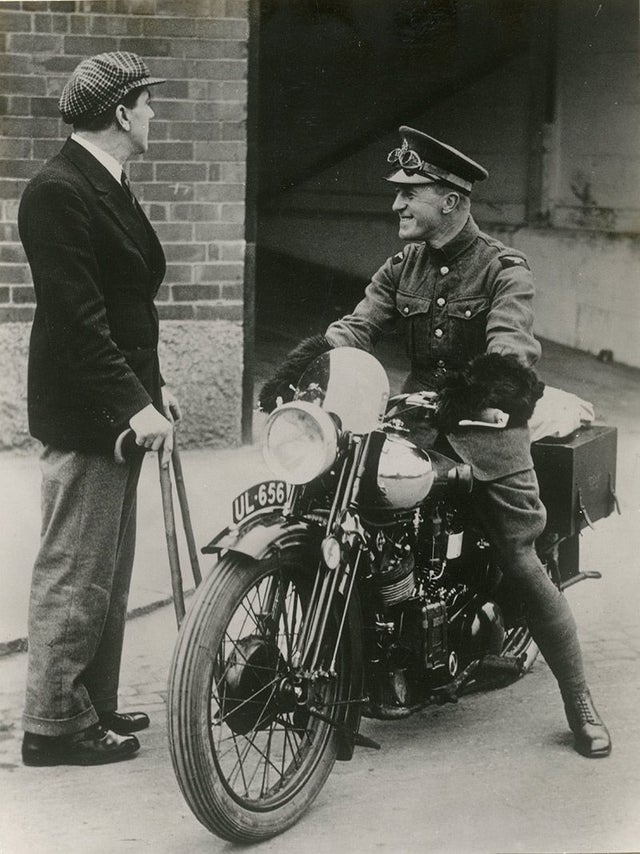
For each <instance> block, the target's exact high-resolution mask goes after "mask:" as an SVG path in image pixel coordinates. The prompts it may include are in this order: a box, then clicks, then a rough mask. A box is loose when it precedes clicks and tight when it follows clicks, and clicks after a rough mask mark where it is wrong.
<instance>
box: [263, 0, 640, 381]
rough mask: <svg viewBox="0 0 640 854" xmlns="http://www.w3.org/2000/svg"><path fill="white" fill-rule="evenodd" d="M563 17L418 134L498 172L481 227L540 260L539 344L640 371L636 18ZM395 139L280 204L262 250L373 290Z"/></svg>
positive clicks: (614, 1) (623, 6)
mask: <svg viewBox="0 0 640 854" xmlns="http://www.w3.org/2000/svg"><path fill="white" fill-rule="evenodd" d="M540 8H542V5H541V6H540ZM557 10H558V11H557V17H556V18H555V19H553V18H551V19H550V21H549V30H548V33H547V35H546V36H545V38H542V36H541V33H537V34H536V37H535V38H532V41H531V45H530V51H529V52H528V53H527V52H523V53H522V54H521V55H519V56H517V57H514V58H512V59H511V60H509V61H508V62H507V63H505V64H504V65H503V66H502V67H501V68H499V69H498V70H495V71H493V72H492V73H491V74H489V75H487V76H485V77H483V78H482V79H478V80H476V81H475V82H474V83H473V85H471V86H468V87H466V88H465V89H464V90H462V91H459V92H457V93H456V94H454V95H453V96H451V97H448V98H447V99H446V100H444V101H441V102H439V103H437V104H435V105H433V106H431V107H430V108H429V109H425V111H424V113H423V114H422V115H421V116H419V117H418V118H416V119H412V120H411V121H409V122H408V123H410V124H415V126H417V127H421V128H424V129H425V130H428V131H429V132H431V133H433V135H434V136H439V137H441V138H442V139H445V140H446V141H448V142H450V143H451V144H452V145H455V146H457V147H459V148H460V149H462V150H463V151H465V152H467V153H468V154H469V155H470V156H472V157H474V158H476V159H477V160H478V161H479V162H481V163H483V164H484V165H485V166H486V167H487V168H488V169H489V171H490V178H489V180H488V181H486V182H484V183H482V184H479V185H477V187H476V188H475V189H474V215H475V216H476V218H477V220H478V221H479V223H480V225H481V226H482V227H485V228H486V229H487V230H488V231H491V232H492V233H495V234H496V236H499V237H501V239H503V240H504V241H505V242H506V243H508V244H511V245H514V246H516V247H518V248H521V249H523V250H524V251H526V252H527V253H528V254H529V256H530V262H531V266H532V269H533V270H534V273H535V275H536V280H537V283H538V300H537V314H536V316H537V331H538V333H539V334H540V335H542V336H545V337H548V338H550V339H552V340H555V341H558V342H559V343H562V344H567V345H570V346H573V347H578V348H580V349H584V350H587V351H589V352H593V353H598V352H599V351H600V350H602V349H610V350H612V351H613V353H614V358H615V359H616V360H618V361H620V362H623V363H626V364H629V365H633V366H638V367H640V288H639V287H638V285H639V278H640V277H639V270H640V236H639V234H640V92H639V87H638V62H639V59H640V57H639V51H638V41H637V35H638V6H637V3H636V2H635V0H602V2H600V0H598V2H596V0H593V2H592V0H559V2H558V5H557ZM534 13H535V10H534ZM397 138H398V137H397V135H390V136H386V137H385V138H383V139H380V140H378V141H376V142H375V143H374V144H372V145H371V146H369V147H368V148H367V149H366V150H365V151H363V152H361V153H359V154H357V155H355V156H354V157H350V158H349V159H347V160H345V161H343V162H342V163H340V164H339V165H337V166H335V167H333V168H331V169H329V170H327V171H326V172H324V173H323V174H322V175H319V176H317V177H316V178H315V179H313V180H312V181H308V182H307V183H306V184H305V185H304V186H301V187H298V188H296V189H295V190H292V191H290V192H288V193H286V194H284V195H283V196H282V197H280V198H279V199H278V200H277V202H275V203H273V204H272V205H271V207H270V208H269V209H268V210H265V211H263V215H262V217H261V220H260V230H259V234H260V241H261V243H262V244H264V245H265V246H268V247H270V248H272V249H275V250H278V251H283V252H289V253H291V254H292V255H294V256H296V257H300V258H303V259H305V260H308V261H312V262H317V263H325V264H327V265H328V266H329V267H333V268H335V269H338V270H343V271H345V272H348V273H350V274H355V275H359V276H361V277H362V280H363V285H364V284H365V283H366V281H367V279H368V277H369V276H370V274H371V273H372V272H373V271H374V270H375V269H376V267H377V266H378V264H379V263H381V262H382V261H383V260H384V259H385V258H386V257H387V256H388V255H390V254H392V253H393V252H394V251H396V249H397V247H398V240H397V234H396V218H395V216H394V215H393V214H391V213H390V204H391V199H392V196H391V193H390V192H389V188H388V187H386V186H385V184H384V182H383V181H382V180H380V179H381V176H382V175H384V173H385V167H386V162H385V158H386V153H387V152H388V151H389V150H390V148H392V147H395V145H396V144H397V142H396V140H397Z"/></svg>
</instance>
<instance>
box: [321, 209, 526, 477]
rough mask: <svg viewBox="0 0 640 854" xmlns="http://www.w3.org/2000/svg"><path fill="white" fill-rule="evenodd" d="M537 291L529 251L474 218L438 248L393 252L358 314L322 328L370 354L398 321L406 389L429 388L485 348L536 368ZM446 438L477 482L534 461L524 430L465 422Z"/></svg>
mask: <svg viewBox="0 0 640 854" xmlns="http://www.w3.org/2000/svg"><path fill="white" fill-rule="evenodd" d="M533 296H534V285H533V277H532V274H531V271H530V269H529V265H528V263H527V260H526V258H525V256H524V255H523V254H522V253H520V252H517V251H516V250H514V249H510V248H509V247H507V246H505V245H504V244H503V243H501V242H500V241H499V240H496V239H494V238H492V237H490V236H488V235H487V234H484V233H483V232H481V231H480V230H479V228H478V226H477V225H476V223H475V222H474V220H473V218H472V217H469V219H468V220H467V222H466V224H465V226H464V228H463V229H462V230H461V231H460V232H459V233H458V234H457V235H456V236H455V237H454V238H453V239H452V240H450V241H449V242H448V243H446V244H445V245H444V246H442V247H441V248H439V249H432V248H430V247H428V246H427V245H426V244H424V243H411V244H408V245H407V246H406V247H405V248H404V250H403V251H402V252H399V253H397V254H396V255H394V256H393V257H392V258H389V259H388V260H387V261H386V262H385V263H384V264H383V265H382V267H381V268H380V269H379V270H378V271H377V273H376V274H375V275H374V276H373V278H372V280H371V282H370V284H369V285H368V286H367V288H366V290H365V295H364V298H363V299H362V300H361V301H360V303H358V305H357V306H356V307H355V309H354V310H353V312H352V313H351V314H348V315H346V316H345V317H343V318H341V319H340V320H337V321H336V322H334V323H332V324H331V325H330V326H329V328H328V329H327V331H326V333H325V334H326V337H327V339H328V340H329V342H330V344H331V345H332V346H334V347H340V346H351V347H359V348H361V349H364V350H368V351H369V352H370V351H371V350H372V349H373V347H374V346H375V344H376V342H377V340H378V339H379V338H380V336H381V335H382V334H383V333H385V332H387V331H390V330H391V329H392V328H394V327H395V326H396V324H397V323H399V324H400V326H401V328H402V331H403V332H404V336H405V341H406V350H407V356H408V359H409V362H410V366H411V369H410V372H409V375H408V377H407V379H406V381H405V385H404V390H405V391H417V390H419V389H432V388H434V387H435V384H436V383H437V381H438V380H439V379H440V378H442V377H443V376H444V375H445V374H446V372H447V371H448V370H452V369H456V368H461V367H463V366H464V365H465V364H467V363H468V362H469V360H470V359H472V358H473V357H474V356H478V355H480V354H482V353H499V354H501V355H507V354H514V355H516V356H517V357H518V359H519V360H520V361H521V362H522V363H523V364H525V365H527V366H529V367H531V366H533V365H534V364H535V363H536V362H537V360H538V358H539V357H540V345H539V343H538V342H537V341H536V339H535V338H534V336H533ZM447 438H448V440H449V442H450V443H451V445H452V447H453V448H454V449H455V451H456V452H457V453H458V454H459V456H460V457H461V458H462V459H463V460H464V461H465V462H468V463H470V464H471V465H472V467H473V470H474V474H475V476H476V477H477V478H478V479H480V480H495V479H497V478H499V477H503V476H505V475H508V474H513V473H515V472H518V471H524V470H526V469H529V468H531V467H532V461H531V455H530V451H529V445H530V441H529V431H528V429H527V428H507V429H506V430H501V431H498V430H495V429H493V428H464V429H460V430H459V431H456V432H455V433H453V434H451V435H449V436H448V437H447Z"/></svg>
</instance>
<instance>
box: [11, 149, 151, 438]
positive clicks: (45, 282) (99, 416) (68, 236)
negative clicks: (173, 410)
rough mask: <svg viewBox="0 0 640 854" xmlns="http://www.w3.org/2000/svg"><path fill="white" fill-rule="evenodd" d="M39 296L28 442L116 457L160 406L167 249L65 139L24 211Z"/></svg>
mask: <svg viewBox="0 0 640 854" xmlns="http://www.w3.org/2000/svg"><path fill="white" fill-rule="evenodd" d="M18 225H19V230H20V239H21V240H22V244H23V246H24V249H25V252H26V254H27V258H28V260H29V264H30V266H31V272H32V276H33V283H34V286H35V291H36V302H37V307H36V312H35V318H34V322H33V328H32V332H31V342H30V348H29V379H28V411H29V428H30V431H31V434H32V435H33V436H35V437H36V438H37V439H40V440H41V441H42V442H44V443H46V444H50V445H53V446H55V447H58V448H65V449H76V450H85V451H105V452H111V451H112V450H113V442H114V439H115V437H116V436H117V435H118V433H119V432H120V431H121V430H123V429H125V428H126V427H127V425H128V421H129V418H130V417H131V416H132V415H134V414H135V413H136V412H138V411H139V410H141V409H142V408H144V407H145V406H147V405H148V404H149V403H154V404H155V405H156V406H159V407H160V406H161V391H160V388H161V383H162V378H161V376H160V369H159V364H158V352H157V346H158V314H157V311H156V308H155V306H154V303H153V298H154V296H155V295H156V293H157V291H158V288H159V287H160V283H161V282H162V279H163V277H164V273H165V268H166V265H165V259H164V254H163V252H162V247H161V246H160V243H159V241H158V238H157V236H156V234H155V232H154V230H153V228H152V227H151V225H150V223H149V221H148V220H147V218H146V216H145V215H144V213H143V212H142V209H141V208H140V207H139V205H137V203H136V207H134V206H133V205H132V204H131V201H130V199H128V198H127V196H126V195H125V192H124V190H123V189H122V187H121V186H120V184H119V183H118V182H117V181H115V180H114V178H113V176H112V175H111V174H109V172H108V171H107V170H106V169H105V168H104V167H103V166H102V165H101V164H100V163H98V161H97V160H96V159H95V158H94V157H93V156H92V155H91V154H89V152H88V151H86V149H84V148H83V147H82V146H81V145H78V144H77V143H76V142H74V141H73V140H71V139H69V140H67V142H66V143H65V145H64V147H63V148H62V150H61V152H60V153H59V154H58V155H57V156H56V157H54V158H53V159H52V160H50V161H49V162H48V163H47V164H46V165H45V166H44V167H43V169H42V170H41V171H40V172H39V173H38V175H36V177H35V178H33V179H32V180H31V181H30V182H29V184H28V186H27V188H26V190H25V192H24V194H23V196H22V200H21V203H20V211H19V215H18Z"/></svg>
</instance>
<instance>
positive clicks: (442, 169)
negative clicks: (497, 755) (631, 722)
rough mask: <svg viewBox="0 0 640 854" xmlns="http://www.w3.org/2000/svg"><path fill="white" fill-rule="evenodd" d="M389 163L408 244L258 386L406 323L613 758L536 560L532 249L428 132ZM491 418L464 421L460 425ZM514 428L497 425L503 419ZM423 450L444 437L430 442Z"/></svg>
mask: <svg viewBox="0 0 640 854" xmlns="http://www.w3.org/2000/svg"><path fill="white" fill-rule="evenodd" d="M400 134H401V137H402V141H401V145H400V146H399V147H398V148H395V149H393V151H391V152H390V153H389V155H388V160H389V162H390V163H391V164H392V166H393V167H394V169H393V172H392V174H391V175H390V176H389V177H388V178H387V180H388V181H389V182H390V183H391V184H392V185H393V186H394V188H395V201H394V203H393V210H394V211H395V212H396V213H397V214H398V217H399V236H400V238H401V239H402V240H405V241H407V244H406V246H405V248H404V249H403V251H401V252H398V253H397V254H396V255H394V256H393V257H392V258H389V259H388V260H387V261H386V262H385V263H384V264H383V265H382V267H381V268H380V269H379V270H378V271H377V272H376V273H375V275H374V276H373V278H372V280H371V282H370V284H369V285H368V286H367V288H366V290H365V295H364V298H363V299H362V300H361V302H360V303H358V305H357V306H356V307H355V309H354V310H353V312H352V313H350V314H348V315H346V316H345V317H343V318H341V319H340V320H337V321H336V322H334V323H332V324H331V325H330V326H329V328H328V329H327V330H326V332H325V334H324V335H319V336H314V337H313V338H311V339H307V340H305V341H303V342H301V344H300V345H298V347H297V348H295V350H294V351H292V353H290V354H289V356H288V358H287V359H286V360H285V362H284V363H283V365H281V367H280V369H279V370H278V372H277V374H276V375H275V376H274V377H273V378H272V380H270V381H269V382H268V383H267V384H266V385H265V386H264V388H263V389H262V392H261V395H260V403H261V405H262V407H263V409H265V410H267V411H270V410H271V409H273V408H274V406H275V405H276V399H277V398H278V397H283V398H284V399H287V398H290V396H291V392H290V391H288V389H289V386H290V385H291V384H292V383H293V384H295V382H296V381H297V379H298V377H299V375H300V373H301V369H302V368H303V367H304V365H305V364H306V363H307V362H308V361H309V360H310V359H311V358H313V357H315V356H316V355H318V354H319V353H320V352H323V351H324V350H327V349H330V348H332V347H344V346H349V347H359V348H361V349H364V350H367V351H371V350H372V349H373V347H374V346H375V344H376V342H377V340H378V339H379V338H380V336H381V335H382V334H383V333H384V332H386V331H388V330H390V329H391V328H392V327H394V326H395V325H396V322H397V321H398V320H399V321H400V324H401V326H402V327H403V329H404V332H405V333H406V345H407V354H408V356H409V359H410V362H411V370H410V373H409V375H408V377H407V380H406V382H405V386H404V391H408V392H411V391H418V390H422V389H431V390H437V391H438V392H439V410H438V413H437V418H436V423H437V426H438V428H439V430H440V434H441V436H446V440H447V441H448V443H449V444H450V446H451V448H452V449H453V451H454V452H455V453H456V454H457V455H458V456H459V457H460V458H461V459H462V460H463V461H465V462H467V463H469V464H470V465H471V466H472V468H473V472H474V476H475V480H476V486H475V491H474V494H475V503H474V506H475V507H476V509H477V512H478V515H479V516H480V518H481V520H482V522H483V524H484V526H485V530H486V531H487V534H488V535H489V538H490V539H491V541H492V543H493V545H494V547H495V548H496V549H497V550H498V553H499V554H500V557H501V565H502V566H503V567H504V571H505V574H506V575H507V576H508V578H509V580H510V581H511V583H512V585H513V586H514V588H515V590H516V591H517V592H518V594H519V595H520V597H521V598H522V600H523V601H524V603H525V607H526V611H527V618H528V623H529V626H530V628H531V632H532V635H533V637H534V639H535V641H536V643H537V644H538V646H539V648H540V650H541V652H542V654H543V655H544V657H545V659H546V661H547V663H548V664H549V666H550V668H551V670H552V672H553V673H554V676H555V677H556V679H557V681H558V684H559V686H560V690H561V693H562V697H563V700H564V705H565V710H566V714H567V720H568V722H569V725H570V727H571V729H572V731H573V733H574V736H575V747H576V750H577V751H578V752H579V753H581V754H582V755H584V756H589V757H601V756H607V755H608V754H609V753H610V752H611V739H610V736H609V733H608V731H607V729H606V727H605V726H604V724H603V722H602V720H601V719H600V717H599V715H598V713H597V711H596V709H595V707H594V705H593V701H592V699H591V696H590V693H589V690H588V687H587V683H586V679H585V674H584V667H583V663H582V654H581V650H580V645H579V641H578V636H577V630H576V625H575V621H574V619H573V615H572V614H571V611H570V609H569V606H568V604H567V601H566V599H565V598H564V596H563V595H562V594H561V593H560V592H559V591H558V590H557V588H556V587H555V586H554V585H553V584H552V582H551V581H550V579H549V577H548V576H547V574H546V572H545V570H544V568H543V566H542V564H541V563H540V560H539V558H538V556H537V554H536V550H535V542H536V539H537V538H538V537H539V536H540V535H541V534H542V531H543V530H544V527H545V521H546V514H545V509H544V506H543V505H542V503H541V501H540V497H539V493H538V484H537V481H536V476H535V473H534V471H533V463H532V460H531V454H530V438H529V431H528V427H527V420H528V418H529V417H530V415H531V413H532V411H533V408H534V406H535V402H536V400H537V399H538V398H539V397H540V395H541V393H542V388H543V386H542V383H539V382H538V380H537V377H536V375H535V372H534V370H533V366H534V365H535V363H536V362H537V360H538V359H539V357H540V345H539V343H538V342H537V341H536V339H535V338H534V336H533V331H532V330H533V305H532V303H533V295H534V286H533V277H532V274H531V270H530V268H529V264H528V263H527V259H526V258H525V256H524V255H523V254H522V253H520V252H517V251H515V250H514V249H510V248H508V247H506V246H504V245H503V244H502V243H501V242H500V241H498V240H496V239H494V238H492V237H489V236H488V235H487V234H484V233H482V232H481V231H480V230H479V228H478V226H477V225H476V223H475V222H474V220H473V218H472V216H471V214H470V194H471V190H472V187H473V184H474V183H475V182H476V181H482V180H484V179H485V178H487V177H488V173H487V171H486V169H484V168H483V167H482V166H480V164H478V163H476V162H474V161H473V160H471V159H470V158H469V157H466V156H465V155H464V154H462V153H461V152H459V151H457V150H456V149H454V148H452V147H451V146H449V145H445V144H444V143H442V142H440V141H438V140H436V139H433V137H430V136H428V135H427V134H425V133H422V132H421V131H418V130H415V129H413V128H409V127H404V126H403V127H401V128H400ZM465 419H468V420H474V421H478V422H483V423H484V424H486V425H487V426H484V427H483V426H480V427H477V426H474V427H461V426H460V424H459V422H460V421H461V420H465ZM505 424H506V429H496V427H498V428H501V427H503V426H505ZM421 438H422V440H423V441H424V442H425V446H428V444H429V443H431V442H432V441H433V439H434V438H435V437H434V436H433V435H432V436H424V435H423V436H422V437H421Z"/></svg>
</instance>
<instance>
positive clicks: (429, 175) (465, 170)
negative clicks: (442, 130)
mask: <svg viewBox="0 0 640 854" xmlns="http://www.w3.org/2000/svg"><path fill="white" fill-rule="evenodd" d="M400 133H401V134H402V145H401V146H400V148H394V149H393V151H390V152H389V155H388V157H387V160H388V161H389V163H392V164H394V165H395V166H396V171H394V172H393V173H392V174H391V175H389V176H388V177H387V179H386V180H387V181H390V182H391V183H392V184H431V183H433V182H434V181H443V182H444V183H445V184H451V185H452V186H453V187H456V189H458V190H462V192H464V193H466V194H467V195H468V194H469V193H470V192H471V188H472V187H473V184H474V182H475V181H484V179H485V178H487V177H488V176H489V173H488V172H487V170H486V169H485V168H484V166H480V164H479V163H476V162H475V160H471V158H470V157H467V156H466V154H463V153H462V152H461V151H458V150H457V149H455V148H452V147H451V146H450V145H446V144H445V143H444V142H440V141H439V140H437V139H434V138H433V137H432V136H427V134H426V133H422V131H419V130H416V129H415V128H410V127H407V126H406V125H402V127H400Z"/></svg>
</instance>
